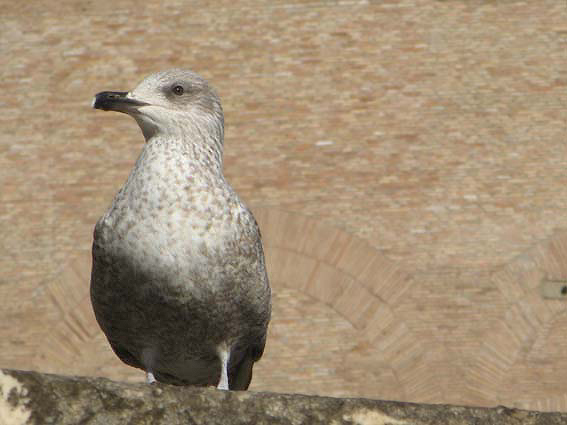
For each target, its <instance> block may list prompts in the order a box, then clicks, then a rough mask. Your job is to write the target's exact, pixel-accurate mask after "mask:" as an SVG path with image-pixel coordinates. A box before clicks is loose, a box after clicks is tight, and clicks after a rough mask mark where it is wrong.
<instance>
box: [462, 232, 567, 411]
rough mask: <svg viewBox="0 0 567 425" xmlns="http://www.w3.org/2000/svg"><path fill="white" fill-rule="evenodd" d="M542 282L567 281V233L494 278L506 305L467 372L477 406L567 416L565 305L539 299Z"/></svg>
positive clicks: (505, 268)
mask: <svg viewBox="0 0 567 425" xmlns="http://www.w3.org/2000/svg"><path fill="white" fill-rule="evenodd" d="M544 279H553V280H567V232H564V231H563V232H558V233H557V234H556V235H555V236H554V237H553V238H551V239H550V240H549V241H547V242H545V243H542V244H540V245H538V246H536V247H535V248H534V249H532V250H530V251H529V252H526V253H525V254H523V255H522V256H520V257H519V258H517V259H515V260H514V261H512V262H511V263H509V264H508V265H507V266H505V267H504V268H502V269H501V270H499V271H497V272H495V273H494V274H493V275H492V282H493V283H494V285H495V286H496V287H497V288H498V289H499V290H500V292H501V293H502V295H503V296H504V297H505V298H506V300H507V302H508V304H507V308H506V309H505V310H504V311H503V314H502V317H501V320H500V322H499V323H498V325H497V326H496V327H495V328H494V329H492V330H491V331H490V332H488V334H487V335H485V337H484V338H483V343H482V346H481V349H480V351H479V353H478V356H477V357H476V359H475V361H474V363H473V364H472V366H471V368H470V369H469V370H467V385H468V387H469V390H470V392H471V394H473V397H475V398H476V399H477V400H478V402H479V403H481V404H488V403H490V402H492V403H502V404H506V405H514V406H518V407H522V408H532V409H542V410H562V411H564V410H567V398H565V396H564V394H565V393H566V392H567V384H566V383H567V350H566V348H567V334H566V333H565V325H567V316H566V314H567V313H566V312H567V304H566V303H565V302H564V301H562V300H549V299H544V298H543V297H542V294H541V285H542V283H543V281H544ZM544 394H545V396H543V397H542V395H544Z"/></svg>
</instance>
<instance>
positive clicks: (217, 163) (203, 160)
mask: <svg viewBox="0 0 567 425" xmlns="http://www.w3.org/2000/svg"><path fill="white" fill-rule="evenodd" d="M144 150H145V151H146V154H149V155H150V156H151V157H153V158H160V159H159V161H160V162H164V161H165V162H171V163H172V164H184V165H183V167H189V168H188V170H190V169H192V168H194V167H197V169H198V170H199V171H200V173H206V174H209V175H217V176H222V167H223V158H222V144H220V148H219V142H218V141H217V140H214V139H211V138H210V137H205V135H204V134H191V135H188V134H179V135H177V134H176V135H173V134H162V133H156V134H154V135H153V136H152V137H151V138H149V139H148V140H147V141H146V146H145V148H144Z"/></svg>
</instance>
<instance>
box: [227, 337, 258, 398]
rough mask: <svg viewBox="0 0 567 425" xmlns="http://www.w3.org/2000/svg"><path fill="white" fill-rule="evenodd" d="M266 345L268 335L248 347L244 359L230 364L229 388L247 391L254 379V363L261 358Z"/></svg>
mask: <svg viewBox="0 0 567 425" xmlns="http://www.w3.org/2000/svg"><path fill="white" fill-rule="evenodd" d="M265 346H266V335H265V334H264V337H263V338H262V340H261V341H259V342H258V343H257V344H252V345H250V346H249V347H248V349H247V350H246V352H245V353H244V355H243V356H242V359H240V361H239V362H238V363H237V364H235V365H230V368H229V373H228V388H229V389H231V390H236V391H246V390H247V389H248V387H249V386H250V382H251V381H252V368H253V367H254V363H255V362H256V361H258V360H260V357H262V354H263V353H264V347H265Z"/></svg>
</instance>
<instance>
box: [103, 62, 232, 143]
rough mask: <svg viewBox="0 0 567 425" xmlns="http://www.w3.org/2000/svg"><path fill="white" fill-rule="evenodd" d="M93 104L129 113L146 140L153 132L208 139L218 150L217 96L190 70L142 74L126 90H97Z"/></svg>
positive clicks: (221, 129)
mask: <svg viewBox="0 0 567 425" xmlns="http://www.w3.org/2000/svg"><path fill="white" fill-rule="evenodd" d="M93 107H94V108H95V109H102V110H104V111H118V112H123V113H126V114H128V115H131V116H132V117H133V118H134V119H135V120H136V122H137V123H138V125H139V126H140V128H141V129H142V133H143V134H144V137H145V139H146V141H148V140H150V139H151V138H152V137H154V136H156V135H161V136H165V137H173V138H197V139H199V138H211V139H214V142H215V144H218V145H219V148H220V149H221V150H222V143H223V136H224V118H223V112H222V107H221V103H220V99H219V97H218V95H217V94H216V92H215V90H214V89H213V88H212V87H211V86H209V84H208V83H207V81H206V80H205V79H204V78H202V77H201V76H199V75H198V74H196V73H194V72H192V71H186V70H183V69H170V70H167V71H162V72H158V73H156V74H152V75H150V76H149V77H146V78H145V79H144V80H143V81H142V82H141V83H140V84H139V85H138V86H137V87H136V88H135V89H134V90H132V91H130V92H111V91H104V92H101V93H98V94H97V95H96V96H95V98H94V101H93ZM211 141H212V140H211ZM211 141H209V142H211Z"/></svg>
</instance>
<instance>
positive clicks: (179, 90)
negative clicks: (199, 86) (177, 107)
mask: <svg viewBox="0 0 567 425" xmlns="http://www.w3.org/2000/svg"><path fill="white" fill-rule="evenodd" d="M172 91H173V93H175V94H176V95H177V96H181V95H182V94H183V87H182V86H179V85H177V86H173V88H172Z"/></svg>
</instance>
